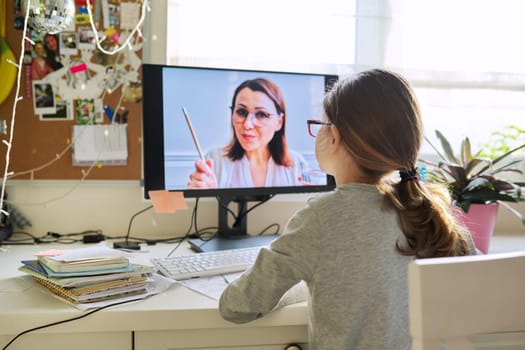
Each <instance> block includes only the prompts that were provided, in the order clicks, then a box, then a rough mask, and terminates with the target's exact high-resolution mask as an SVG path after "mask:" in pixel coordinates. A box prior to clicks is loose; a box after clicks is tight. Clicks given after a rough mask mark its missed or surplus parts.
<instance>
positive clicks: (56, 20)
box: [21, 0, 75, 34]
mask: <svg viewBox="0 0 525 350" xmlns="http://www.w3.org/2000/svg"><path fill="white" fill-rule="evenodd" d="M29 3H30V5H29V17H28V18H27V24H28V25H29V26H30V27H31V28H33V29H34V30H36V31H38V32H41V33H48V34H56V33H59V32H61V31H62V30H64V29H65V28H66V27H68V26H69V25H70V24H71V22H72V21H73V17H74V16H75V3H74V1H73V0H38V1H32V2H30V1H29V0H22V4H21V5H22V11H23V13H26V11H27V6H28V4H29Z"/></svg>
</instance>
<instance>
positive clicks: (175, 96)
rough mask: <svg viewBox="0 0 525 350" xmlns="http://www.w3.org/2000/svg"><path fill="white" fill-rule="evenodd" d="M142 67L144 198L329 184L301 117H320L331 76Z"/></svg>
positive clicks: (252, 196)
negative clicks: (152, 194) (158, 193)
mask: <svg viewBox="0 0 525 350" xmlns="http://www.w3.org/2000/svg"><path fill="white" fill-rule="evenodd" d="M142 69H143V71H142V72H143V146H144V148H143V152H144V153H143V157H144V158H143V164H144V168H143V171H144V195H145V198H149V195H148V192H149V191H150V190H169V191H181V192H183V193H184V196H185V197H218V198H224V199H225V201H226V202H229V201H231V200H234V201H244V200H257V199H258V198H264V197H265V196H272V195H275V194H283V193H306V192H320V191H328V190H331V189H332V188H333V187H334V179H333V178H332V177H331V176H328V175H326V174H325V173H323V172H322V171H321V170H320V169H319V165H318V164H317V161H316V159H315V139H314V138H313V137H312V136H310V135H309V133H308V130H307V123H306V121H307V120H308V119H321V117H322V113H323V108H322V101H323V97H324V95H325V93H326V91H327V90H328V89H329V88H330V86H331V85H332V84H333V83H334V82H335V81H336V80H337V77H336V76H333V75H323V74H312V73H308V74H305V73H285V72H269V71H250V70H235V69H217V68H198V67H181V66H163V65H154V64H144V65H143V67H142ZM199 159H203V160H204V161H201V162H200V164H201V165H200V166H199V165H198V164H197V161H198V160H199ZM261 160H262V161H261ZM203 164H204V165H203ZM202 174H204V175H205V176H201V175H202Z"/></svg>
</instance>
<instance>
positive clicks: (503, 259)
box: [409, 251, 525, 350]
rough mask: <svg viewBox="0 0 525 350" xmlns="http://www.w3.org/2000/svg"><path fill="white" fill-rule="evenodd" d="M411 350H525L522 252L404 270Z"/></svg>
mask: <svg viewBox="0 0 525 350" xmlns="http://www.w3.org/2000/svg"><path fill="white" fill-rule="evenodd" d="M409 315H410V333H411V335H412V339H413V343H412V350H444V349H446V350H456V349H457V350H472V349H484V350H488V349H498V350H503V349H509V350H510V349H512V350H517V349H525V251H520V252H512V253H500V254H489V255H475V256H467V257H453V258H434V259H420V260H415V261H414V262H412V263H411V264H410V265H409Z"/></svg>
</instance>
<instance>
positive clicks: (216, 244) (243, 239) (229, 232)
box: [189, 196, 279, 253]
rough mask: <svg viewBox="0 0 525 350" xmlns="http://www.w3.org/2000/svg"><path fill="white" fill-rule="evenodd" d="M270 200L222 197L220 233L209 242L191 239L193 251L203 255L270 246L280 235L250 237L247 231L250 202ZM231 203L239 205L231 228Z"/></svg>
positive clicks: (267, 197)
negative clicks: (229, 220)
mask: <svg viewBox="0 0 525 350" xmlns="http://www.w3.org/2000/svg"><path fill="white" fill-rule="evenodd" d="M269 198H270V197H269V196H263V197H256V198H246V197H242V198H230V197H226V198H225V197H221V198H220V199H218V200H219V201H220V202H219V231H218V232H217V234H216V235H215V236H214V237H213V238H211V239H209V240H202V239H199V238H194V239H190V240H189V243H190V246H191V249H193V250H194V251H196V252H199V253H203V252H211V251H217V250H226V249H240V248H250V247H264V246H268V245H270V243H271V242H272V241H273V240H274V239H276V238H277V237H278V236H279V235H277V234H272V235H249V234H248V233H247V231H246V230H247V226H248V220H247V216H248V215H247V214H248V211H247V203H248V201H266V200H268V199H269ZM230 202H235V203H237V213H236V215H237V219H236V220H235V222H234V223H233V225H231V226H230V225H229V223H228V214H229V213H230V210H229V209H228V204H229V203H230Z"/></svg>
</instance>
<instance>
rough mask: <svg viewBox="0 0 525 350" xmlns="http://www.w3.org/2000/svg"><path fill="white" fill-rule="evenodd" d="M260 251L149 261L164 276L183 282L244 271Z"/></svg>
mask: <svg viewBox="0 0 525 350" xmlns="http://www.w3.org/2000/svg"><path fill="white" fill-rule="evenodd" d="M260 249H261V248H260V247H254V248H240V249H232V250H218V251H213V252H205V253H196V254H191V255H175V256H170V257H165V258H155V259H151V263H152V264H153V266H155V268H156V269H157V270H158V271H159V272H160V273H161V274H163V275H164V276H166V277H169V278H172V279H175V280H184V279H188V278H195V277H205V276H214V275H222V274H226V273H232V272H240V271H244V270H246V269H248V268H249V267H250V266H251V265H253V263H254V262H255V259H256V258H257V254H258V253H259V250H260Z"/></svg>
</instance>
